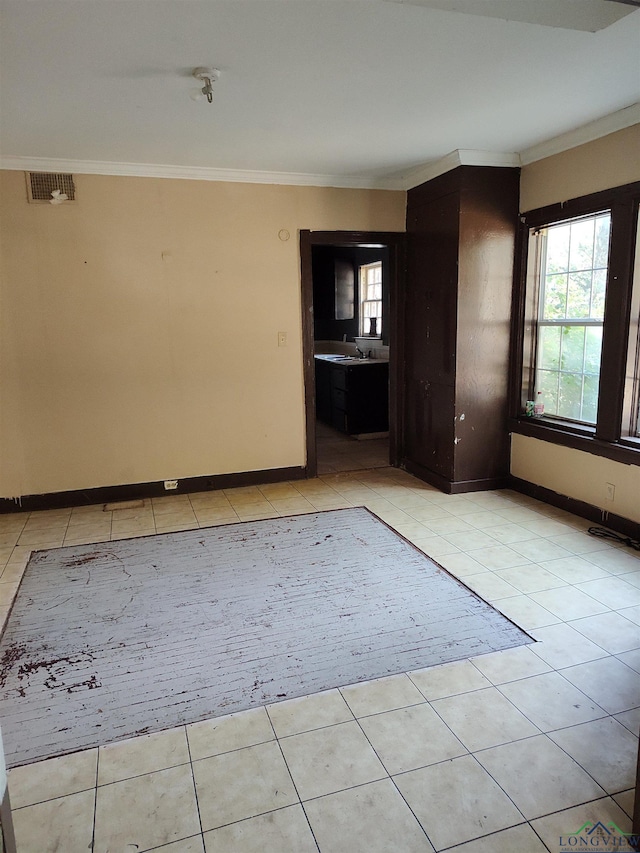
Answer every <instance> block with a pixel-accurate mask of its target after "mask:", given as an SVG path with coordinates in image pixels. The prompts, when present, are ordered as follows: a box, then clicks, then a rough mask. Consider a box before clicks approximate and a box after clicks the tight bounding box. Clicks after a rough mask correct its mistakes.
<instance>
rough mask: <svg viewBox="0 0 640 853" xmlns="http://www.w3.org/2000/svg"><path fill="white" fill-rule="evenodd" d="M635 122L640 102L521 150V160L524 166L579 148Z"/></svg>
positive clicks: (637, 118)
mask: <svg viewBox="0 0 640 853" xmlns="http://www.w3.org/2000/svg"><path fill="white" fill-rule="evenodd" d="M634 124H640V103H637V104H631V106H629V107H625V108H624V109H622V110H618V111H617V112H615V113H610V114H609V115H607V116H603V117H602V118H599V119H596V120H595V121H591V122H589V124H583V125H582V127H577V128H575V129H574V130H569V131H568V132H567V133H562V134H560V136H554V137H553V139H547V140H546V141H545V142H540V143H538V144H537V145H532V146H531V147H530V148H525V150H524V151H521V152H520V160H521V162H522V165H523V166H527V165H528V164H529V163H535V162H536V160H543V159H544V158H545V157H552V156H553V155H554V154H560V153H562V152H563V151H568V150H569V149H570V148H577V147H578V146H579V145H584V144H585V143H586V142H593V141H594V140H596V139H600V138H601V137H603V136H608V135H609V134H610V133H615V132H616V131H618V130H624V129H625V128H627V127H631V126H632V125H634Z"/></svg>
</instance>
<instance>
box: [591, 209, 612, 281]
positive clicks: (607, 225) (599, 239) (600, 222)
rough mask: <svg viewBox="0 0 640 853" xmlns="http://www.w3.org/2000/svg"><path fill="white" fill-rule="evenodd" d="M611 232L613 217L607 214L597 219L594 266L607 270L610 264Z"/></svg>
mask: <svg viewBox="0 0 640 853" xmlns="http://www.w3.org/2000/svg"><path fill="white" fill-rule="evenodd" d="M610 231H611V216H610V215H609V214H608V213H607V214H605V215H604V216H599V217H598V218H597V219H596V228H595V250H594V253H593V266H594V267H597V268H605V267H606V266H607V265H608V263H609V234H610Z"/></svg>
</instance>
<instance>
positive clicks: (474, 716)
mask: <svg viewBox="0 0 640 853" xmlns="http://www.w3.org/2000/svg"><path fill="white" fill-rule="evenodd" d="M359 505H364V506H367V507H368V508H369V509H371V510H372V511H373V512H375V513H376V514H377V515H379V516H380V517H381V518H382V519H383V520H384V521H386V522H387V523H388V524H389V525H391V526H392V527H394V528H395V529H396V530H398V532H400V533H401V534H402V535H403V536H405V537H406V538H408V539H410V540H411V541H412V542H414V543H415V544H416V545H417V546H418V547H419V548H421V549H423V550H424V551H425V552H426V553H427V554H429V555H430V556H432V557H433V558H434V559H436V560H437V561H438V562H439V563H440V564H441V565H443V566H445V567H446V568H447V569H448V570H449V571H450V572H451V573H452V574H454V575H456V576H457V577H459V578H460V579H461V580H462V581H463V582H464V583H465V584H467V585H468V586H469V587H471V588H472V589H473V590H475V591H476V592H477V593H478V594H480V595H481V596H482V597H483V598H484V599H486V600H487V601H490V602H491V603H492V604H493V606H494V607H496V608H497V609H498V610H500V611H501V612H502V613H504V614H505V615H506V616H508V617H509V618H510V619H512V620H513V621H514V622H515V623H516V624H518V625H519V626H520V627H522V628H523V629H524V630H525V631H527V632H528V633H530V634H531V635H532V636H533V637H534V638H535V639H536V641H537V642H535V643H533V644H531V645H527V646H521V647H519V648H516V649H510V650H506V651H501V652H497V653H491V654H486V655H480V656H477V657H472V658H469V659H466V660H462V661H458V662H456V663H451V664H445V665H442V666H438V667H432V668H429V669H423V670H412V671H410V672H406V673H401V674H399V675H394V676H390V677H386V678H381V679H377V680H374V681H370V682H365V683H360V684H354V685H351V686H347V687H343V688H341V689H335V690H330V691H325V692H322V693H316V694H313V695H310V696H305V697H301V698H297V699H293V700H287V701H283V702H278V703H272V704H268V705H265V706H261V707H258V708H254V709H251V710H249V711H244V712H240V713H238V714H234V715H230V716H227V717H221V718H220V717H219V718H216V719H210V720H204V721H201V722H198V723H194V724H191V725H186V726H178V727H176V728H173V729H170V730H167V731H163V732H159V733H156V734H152V735H146V736H143V737H138V738H134V739H131V740H128V741H121V742H118V743H110V744H109V743H106V744H104V745H101V746H99V747H97V748H92V749H87V750H83V751H80V752H76V753H73V754H71V755H67V756H64V757H61V758H55V759H50V760H48V761H43V762H38V763H35V764H29V765H25V766H23V767H18V768H15V769H14V770H11V771H10V773H9V791H10V795H11V801H12V806H13V818H14V823H15V828H16V835H17V842H18V851H19V853H60V851H64V853H86V851H87V850H90V849H93V851H94V853H120V851H122V853H124V851H131V850H136V851H138V853H143V851H151V850H153V851H162V852H163V853H254V852H255V853H257V851H260V853H346V851H349V853H390V851H398V853H400V851H401V852H402V853H431V851H433V850H437V851H441V850H449V849H453V850H455V851H457V853H516V851H517V853H545V851H550V853H557V851H559V850H560V849H561V847H560V841H561V840H564V842H565V844H566V843H567V839H569V838H573V839H578V841H577V842H576V843H574V844H573V846H574V847H579V843H580V841H579V839H580V838H581V837H585V838H587V833H589V832H590V830H591V829H592V828H593V826H594V825H596V824H598V822H601V823H602V825H603V828H598V829H597V830H596V831H598V832H608V833H609V834H610V836H615V838H616V845H615V849H617V850H624V849H625V846H624V844H621V843H620V841H619V840H620V838H621V836H620V833H624V832H629V831H630V828H631V827H630V824H631V820H630V816H631V813H632V807H633V785H634V780H635V762H636V754H637V743H638V740H637V734H638V728H639V726H640V553H638V552H635V551H631V550H629V549H627V548H624V547H622V546H618V545H614V544H611V543H609V542H607V541H605V540H602V539H597V538H594V537H591V536H589V535H588V534H587V533H586V528H587V527H588V526H589V525H588V523H587V522H585V521H584V520H582V519H580V518H577V517H575V516H572V515H570V514H568V513H564V512H562V511H560V510H557V509H555V508H553V507H549V506H547V505H545V504H542V503H539V502H536V501H534V500H532V499H529V498H527V497H524V496H522V495H519V494H516V493H514V492H510V491H498V492H478V493H473V494H467V495H464V496H448V495H444V494H442V493H440V492H438V491H436V490H434V489H432V488H431V487H429V486H427V485H426V484H424V483H421V482H420V481H418V480H416V479H414V478H412V477H411V476H409V475H408V474H406V473H404V472H401V471H397V470H394V469H390V468H384V469H378V470H368V471H356V472H351V473H346V474H328V475H325V476H321V477H320V478H319V479H316V480H310V481H302V482H291V483H282V484H274V485H267V486H262V487H257V486H256V487H248V488H239V489H231V490H225V491H218V492H210V493H198V494H193V495H181V496H173V497H164V498H160V499H157V500H156V499H154V500H152V501H147V502H145V504H144V506H143V507H140V508H132V509H128V510H127V509H123V510H114V511H112V512H104V511H103V509H102V506H95V507H83V508H78V509H73V510H70V509H69V510H56V511H52V512H37V513H31V514H28V513H16V514H14V515H7V516H2V517H0V561H1V562H0V566H3V567H4V568H3V569H2V574H1V575H0V605H1V606H2V608H3V614H2V615H5V616H6V613H7V611H8V608H9V607H10V604H11V601H12V598H13V595H14V594H15V591H16V589H17V585H18V583H19V581H20V578H21V575H22V572H23V571H24V568H25V565H26V562H27V559H28V556H29V554H30V552H31V550H32V549H42V548H55V547H58V546H61V545H66V544H72V543H92V542H101V541H109V540H111V539H122V538H128V537H133V536H140V535H147V534H153V533H156V532H167V531H173V530H188V529H194V528H197V527H208V526H212V525H217V524H228V523H233V522H240V521H244V520H250V519H258V518H268V517H276V516H283V515H291V514H295V513H304V512H311V511H314V510H318V509H333V508H340V507H347V506H359ZM583 846H584V845H583ZM592 846H593V845H592Z"/></svg>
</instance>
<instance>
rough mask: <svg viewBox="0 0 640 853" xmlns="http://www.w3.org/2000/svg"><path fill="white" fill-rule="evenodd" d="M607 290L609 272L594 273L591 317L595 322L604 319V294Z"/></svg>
mask: <svg viewBox="0 0 640 853" xmlns="http://www.w3.org/2000/svg"><path fill="white" fill-rule="evenodd" d="M606 289H607V270H606V269H603V270H594V271H593V287H592V290H591V317H592V318H593V319H594V320H603V319H604V294H605V291H606Z"/></svg>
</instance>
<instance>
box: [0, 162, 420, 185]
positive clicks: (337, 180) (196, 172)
mask: <svg viewBox="0 0 640 853" xmlns="http://www.w3.org/2000/svg"><path fill="white" fill-rule="evenodd" d="M0 169H7V170H10V171H24V172H70V173H71V174H75V175H124V176H127V177H137V178H178V179H182V180H188V181H223V182H232V183H250V184H285V185H287V186H303V187H337V188H345V189H371V190H403V189H404V185H403V182H402V181H401V180H400V179H398V178H378V177H373V176H370V175H369V176H353V175H313V174H306V173H303V172H258V171H251V170H242V169H215V168H209V167H207V166H168V165H161V164H155V163H113V162H110V161H107V160H64V159H57V158H51V157H16V156H11V155H9V156H6V157H0Z"/></svg>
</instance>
